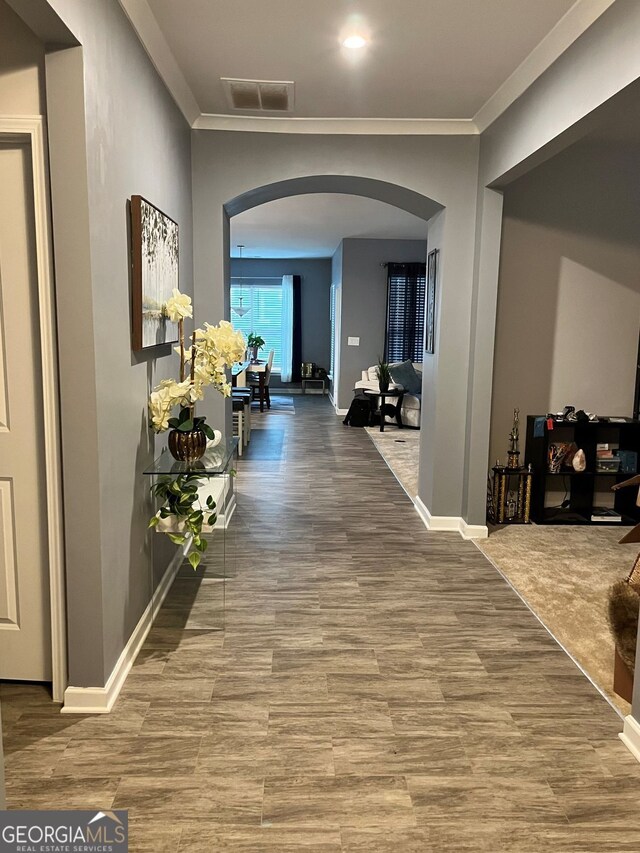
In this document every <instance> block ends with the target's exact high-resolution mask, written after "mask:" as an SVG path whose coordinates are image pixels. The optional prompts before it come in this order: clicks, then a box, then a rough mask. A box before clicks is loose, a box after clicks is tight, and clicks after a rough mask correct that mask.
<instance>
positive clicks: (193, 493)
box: [149, 474, 217, 569]
mask: <svg viewBox="0 0 640 853" xmlns="http://www.w3.org/2000/svg"><path fill="white" fill-rule="evenodd" d="M199 484H200V476H199V475H198V474H179V475H178V476H177V477H169V476H163V477H160V478H159V479H158V481H157V482H156V483H154V485H153V486H152V487H151V494H153V495H154V496H155V497H157V498H160V499H161V500H162V501H163V504H162V506H161V507H160V509H159V510H158V512H157V514H156V515H154V516H153V518H152V519H151V521H150V522H149V527H158V525H161V527H162V526H168V525H166V524H163V523H164V522H165V521H166V520H167V519H170V520H171V521H173V526H174V530H173V531H170V530H163V531H162V532H164V533H166V535H167V536H168V537H169V539H170V540H171V541H172V542H173V543H174V544H175V545H184V544H185V543H186V542H188V543H189V548H188V551H187V559H188V560H189V562H190V563H191V565H192V566H193V568H194V569H197V568H198V566H199V565H200V561H201V559H202V555H203V554H204V552H205V551H206V550H207V545H208V542H207V540H206V539H205V538H204V536H203V533H202V527H203V525H204V524H205V523H206V524H208V525H209V526H213V525H214V524H215V522H216V518H217V513H216V502H215V501H214V499H213V497H212V496H211V495H209V496H208V497H207V499H206V501H205V506H202V504H201V502H200V499H199V497H198V486H199ZM172 517H173V518H172ZM170 523H171V522H169V524H170Z"/></svg>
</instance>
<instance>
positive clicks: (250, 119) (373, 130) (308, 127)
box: [193, 113, 478, 136]
mask: <svg viewBox="0 0 640 853" xmlns="http://www.w3.org/2000/svg"><path fill="white" fill-rule="evenodd" d="M193 129H194V130H236V131H238V130H241V131H246V132H249V133H315V134H325V133H326V134H334V135H335V134H341V133H343V134H350V135H363V136H469V135H477V134H478V128H477V126H476V124H475V122H474V121H473V120H472V119H468V118H453V119H451V118H294V117H291V116H288V117H286V118H285V117H281V116H229V115H215V114H212V113H203V114H202V115H201V116H200V117H199V118H197V119H196V120H195V122H194V123H193Z"/></svg>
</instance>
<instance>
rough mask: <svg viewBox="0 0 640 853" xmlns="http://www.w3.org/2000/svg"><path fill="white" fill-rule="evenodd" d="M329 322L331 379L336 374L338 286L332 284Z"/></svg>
mask: <svg viewBox="0 0 640 853" xmlns="http://www.w3.org/2000/svg"><path fill="white" fill-rule="evenodd" d="M329 322H330V324H331V353H330V356H329V370H330V371H331V379H335V376H336V286H335V284H332V285H331V297H330V302H329Z"/></svg>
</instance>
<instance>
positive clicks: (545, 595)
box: [367, 428, 638, 714]
mask: <svg viewBox="0 0 640 853" xmlns="http://www.w3.org/2000/svg"><path fill="white" fill-rule="evenodd" d="M367 432H368V433H369V436H370V437H371V440H372V441H373V443H374V444H375V446H376V448H377V449H378V451H379V453H380V454H381V456H382V457H383V458H384V460H385V461H386V463H387V465H388V466H389V468H391V470H392V471H393V473H394V474H395V476H396V478H397V479H398V480H399V481H400V483H401V484H402V486H403V487H404V489H405V491H406V492H407V494H408V495H409V496H410V497H415V495H416V494H417V493H418V455H419V441H420V432H419V431H418V430H415V431H414V430H405V431H403V432H402V433H401V434H400V433H399V431H398V430H394V429H389V430H387V431H385V432H383V433H381V432H380V431H379V430H378V429H375V428H367ZM401 440H402V441H401ZM621 536H622V532H621V529H620V528H613V529H611V528H608V527H588V526H575V527H574V526H566V527H564V526H562V527H561V526H553V525H545V526H538V525H533V524H532V525H526V526H516V525H513V526H511V527H503V528H495V529H494V530H493V532H492V533H491V535H490V536H489V538H488V539H485V540H478V541H477V543H476V544H477V545H478V546H479V547H480V549H481V550H482V551H483V552H484V553H485V554H486V555H487V557H489V559H491V560H492V561H493V563H494V564H495V565H496V566H497V567H498V569H499V570H500V571H501V572H502V574H503V575H504V576H505V577H506V578H507V580H508V581H509V583H511V585H512V586H513V587H514V588H515V589H516V590H517V591H518V592H519V593H520V595H521V596H522V597H523V598H524V600H525V601H526V602H527V604H528V605H529V607H530V608H531V609H532V610H533V612H534V613H535V614H536V615H537V616H538V618H539V619H540V620H541V621H542V622H543V623H544V625H545V626H546V627H547V628H548V630H549V631H550V632H551V633H552V634H553V636H554V637H555V638H556V639H557V640H558V642H559V643H561V644H562V645H563V646H564V648H565V649H566V650H567V651H568V652H569V654H570V655H571V656H572V657H573V658H574V659H575V660H576V661H577V662H578V663H579V664H580V666H581V667H582V668H583V669H584V671H585V672H586V673H587V675H588V676H589V678H590V679H591V680H592V681H593V682H594V683H595V684H596V685H597V686H598V687H599V688H600V690H602V692H603V693H604V694H605V695H606V696H607V697H608V698H609V699H610V700H611V702H613V703H614V705H615V706H616V707H617V708H618V709H619V710H620V711H621V712H622V713H623V714H628V713H629V710H630V707H629V704H628V703H627V702H625V701H624V700H623V699H621V698H620V697H619V696H617V695H616V694H615V693H614V692H613V640H612V638H611V633H610V631H609V625H608V623H607V591H608V589H609V587H610V586H611V584H612V583H613V582H614V581H616V580H618V579H619V578H622V577H625V575H627V574H628V572H629V571H630V569H631V566H632V564H633V561H634V559H635V557H636V555H637V553H638V546H637V545H618V540H619V539H620V537H621Z"/></svg>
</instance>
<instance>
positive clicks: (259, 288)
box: [231, 278, 282, 371]
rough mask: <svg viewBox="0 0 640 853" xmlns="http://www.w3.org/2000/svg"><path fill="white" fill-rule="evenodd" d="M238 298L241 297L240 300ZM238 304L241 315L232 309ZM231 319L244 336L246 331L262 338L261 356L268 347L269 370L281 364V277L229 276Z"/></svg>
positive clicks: (264, 355) (266, 354)
mask: <svg viewBox="0 0 640 853" xmlns="http://www.w3.org/2000/svg"><path fill="white" fill-rule="evenodd" d="M241 300H242V301H241ZM240 306H242V309H241V310H242V311H244V312H246V313H243V314H242V316H240V314H239V313H238V311H236V310H235V309H239V308H240ZM231 322H232V323H233V326H234V328H236V329H240V331H241V332H243V334H244V336H245V337H247V336H248V335H249V333H250V332H254V333H255V334H256V335H260V336H261V337H263V338H264V340H265V345H264V350H263V351H262V353H263V357H264V358H266V357H267V356H268V354H269V352H270V351H271V350H273V351H274V354H273V370H277V371H279V370H280V368H281V364H282V279H281V278H273V279H262V280H256V279H237V278H232V279H231Z"/></svg>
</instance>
